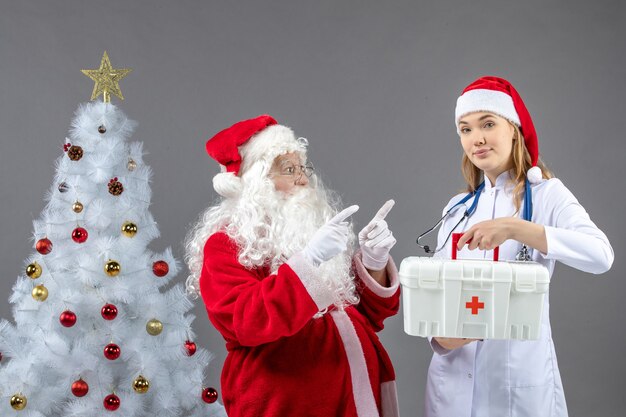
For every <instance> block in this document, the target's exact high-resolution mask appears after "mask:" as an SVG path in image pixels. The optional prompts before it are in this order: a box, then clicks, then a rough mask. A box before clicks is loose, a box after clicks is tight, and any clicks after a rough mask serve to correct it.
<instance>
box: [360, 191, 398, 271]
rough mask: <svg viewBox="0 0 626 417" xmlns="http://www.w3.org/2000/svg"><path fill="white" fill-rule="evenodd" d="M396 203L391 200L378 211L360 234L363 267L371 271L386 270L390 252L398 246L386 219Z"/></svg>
mask: <svg viewBox="0 0 626 417" xmlns="http://www.w3.org/2000/svg"><path fill="white" fill-rule="evenodd" d="M394 204H396V202H395V201H393V200H389V201H387V202H386V203H385V204H383V206H382V207H381V208H380V210H378V213H376V215H375V216H374V218H373V219H372V221H371V222H369V224H368V225H367V226H365V227H364V228H363V230H361V231H360V232H359V245H361V252H362V259H363V265H364V266H365V267H366V268H367V269H369V270H371V271H380V270H382V269H384V268H385V266H386V265H387V261H388V260H389V251H390V250H391V248H392V247H393V245H395V244H396V238H394V237H393V233H391V230H389V227H388V226H387V222H386V221H385V217H386V216H387V213H389V211H390V210H391V208H392V207H393V205H394Z"/></svg>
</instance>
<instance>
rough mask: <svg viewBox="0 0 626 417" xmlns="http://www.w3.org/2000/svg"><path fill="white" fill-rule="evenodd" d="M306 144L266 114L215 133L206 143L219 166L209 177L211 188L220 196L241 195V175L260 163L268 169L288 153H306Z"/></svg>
mask: <svg viewBox="0 0 626 417" xmlns="http://www.w3.org/2000/svg"><path fill="white" fill-rule="evenodd" d="M307 144H308V143H307V141H306V139H304V138H297V139H296V137H295V135H294V133H293V131H292V130H291V129H290V128H288V127H287V126H282V125H279V124H278V122H277V121H276V120H275V119H274V118H273V117H272V116H269V115H267V114H264V115H261V116H258V117H255V118H253V119H248V120H242V121H240V122H237V123H235V124H234V125H232V126H231V127H229V128H226V129H224V130H222V131H221V132H219V133H217V134H216V135H215V136H213V137H212V138H211V139H209V140H208V141H207V143H206V151H207V153H208V154H209V156H211V158H213V159H215V160H216V161H217V162H218V163H219V164H220V166H221V168H222V172H221V173H219V174H217V175H216V176H215V177H213V188H215V191H217V192H218V193H219V194H220V195H222V196H224V197H235V196H237V195H239V193H240V192H241V175H242V174H243V173H245V172H246V171H247V170H248V169H249V168H250V167H251V166H252V165H254V164H255V163H257V162H259V161H263V162H265V163H266V165H268V166H271V164H272V162H273V161H274V159H275V158H276V157H277V156H279V155H283V154H285V153H289V152H306V146H307Z"/></svg>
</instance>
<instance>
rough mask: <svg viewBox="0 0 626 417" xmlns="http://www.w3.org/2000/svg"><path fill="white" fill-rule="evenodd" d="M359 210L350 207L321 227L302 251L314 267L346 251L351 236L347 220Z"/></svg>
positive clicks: (356, 207) (355, 207)
mask: <svg viewBox="0 0 626 417" xmlns="http://www.w3.org/2000/svg"><path fill="white" fill-rule="evenodd" d="M358 209H359V206H350V207H348V208H347V209H344V210H343V211H341V212H340V213H339V214H337V215H336V216H335V217H333V218H332V219H330V220H329V221H328V223H326V224H325V225H324V226H322V227H320V228H319V229H318V230H317V231H316V232H315V234H314V235H313V237H312V238H311V240H310V241H309V243H307V245H306V247H305V248H304V250H303V251H302V254H303V255H304V257H305V258H307V259H308V260H309V262H311V263H312V264H313V265H315V266H319V264H321V263H322V262H326V261H328V260H329V259H332V258H334V257H335V256H337V255H339V254H340V253H341V252H343V251H344V250H346V248H347V247H348V238H349V236H350V229H349V223H348V222H347V221H346V219H347V218H348V217H350V216H352V215H353V214H354V213H356V212H357V210H358Z"/></svg>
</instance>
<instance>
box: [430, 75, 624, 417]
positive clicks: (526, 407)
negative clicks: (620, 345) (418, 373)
mask: <svg viewBox="0 0 626 417" xmlns="http://www.w3.org/2000/svg"><path fill="white" fill-rule="evenodd" d="M455 122H456V126H457V132H458V134H459V136H460V138H461V146H462V147H463V151H464V155H463V162H462V171H463V176H464V178H465V180H466V182H467V191H468V193H469V194H467V195H466V194H460V195H457V196H455V197H453V198H452V200H450V202H449V203H448V205H447V206H446V208H445V209H444V217H445V220H444V222H443V224H442V227H441V229H440V230H439V235H438V243H437V249H436V253H435V257H449V256H450V253H451V244H452V243H451V239H450V235H451V233H452V232H453V231H454V232H461V231H464V235H463V237H462V238H461V239H460V240H459V242H458V248H459V252H458V256H459V258H474V259H476V258H480V259H483V258H490V257H491V256H492V252H491V250H492V249H494V248H495V247H496V246H499V247H500V258H501V259H503V260H514V259H516V258H517V259H530V260H532V261H535V262H539V263H541V264H543V265H545V266H546V267H547V268H548V270H549V272H550V275H552V272H553V270H554V264H555V262H556V261H560V262H563V263H564V264H566V265H569V266H571V267H573V268H576V269H579V270H581V271H585V272H590V273H593V274H600V273H603V272H606V271H607V270H608V269H609V268H610V267H611V264H612V263H613V256H614V255H613V249H612V248H611V245H610V243H609V241H608V239H607V237H606V236H605V234H604V233H602V231H600V230H599V229H598V228H597V227H596V225H595V224H594V223H593V222H592V221H591V220H590V218H589V215H588V214H587V212H586V211H585V209H584V208H583V207H582V206H581V205H580V203H579V202H578V201H577V200H576V197H574V195H573V194H572V193H571V192H570V191H569V190H568V189H567V188H566V187H565V185H563V183H562V182H561V181H560V180H558V179H556V178H553V176H552V174H551V172H550V171H549V170H548V169H547V168H546V166H545V165H544V164H543V163H542V162H541V161H540V160H539V147H538V141H537V135H536V133H535V128H534V126H533V123H532V120H531V118H530V114H529V113H528V110H527V109H526V106H525V105H524V103H523V101H522V99H521V98H520V96H519V94H518V93H517V91H516V90H515V88H513V86H512V85H511V84H510V83H509V82H508V81H506V80H504V79H501V78H497V77H482V78H479V79H478V80H476V81H474V82H473V83H471V84H470V85H469V86H468V87H467V88H465V90H464V91H463V93H462V94H461V96H460V97H459V98H458V100H457V105H456V112H455ZM464 197H466V198H464ZM448 212H449V213H448ZM446 213H447V216H446ZM466 245H467V246H466ZM427 250H428V249H427ZM540 333H541V334H540V337H539V340H535V341H519V340H472V339H449V338H432V339H431V340H430V343H431V346H432V348H433V351H434V354H433V358H432V361H431V363H430V367H429V370H428V382H427V386H426V402H425V408H426V410H425V414H426V416H427V417H487V416H497V417H509V416H510V417H513V416H516V417H517V416H529V417H548V416H552V417H557V416H558V417H562V416H567V406H566V404H565V395H564V392H563V385H562V383H561V377H560V375H559V368H558V365H557V360H556V354H555V350H554V344H553V342H552V333H551V330H550V321H549V302H548V296H547V295H546V297H545V305H544V312H543V315H542V322H541V332H540Z"/></svg>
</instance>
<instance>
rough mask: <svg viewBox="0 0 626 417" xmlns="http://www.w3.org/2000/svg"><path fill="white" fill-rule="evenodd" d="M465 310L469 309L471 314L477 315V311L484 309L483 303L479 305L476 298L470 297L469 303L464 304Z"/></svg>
mask: <svg viewBox="0 0 626 417" xmlns="http://www.w3.org/2000/svg"><path fill="white" fill-rule="evenodd" d="M465 308H471V309H472V314H478V310H479V309H481V308H485V303H479V302H478V297H472V302H471V303H465Z"/></svg>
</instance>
